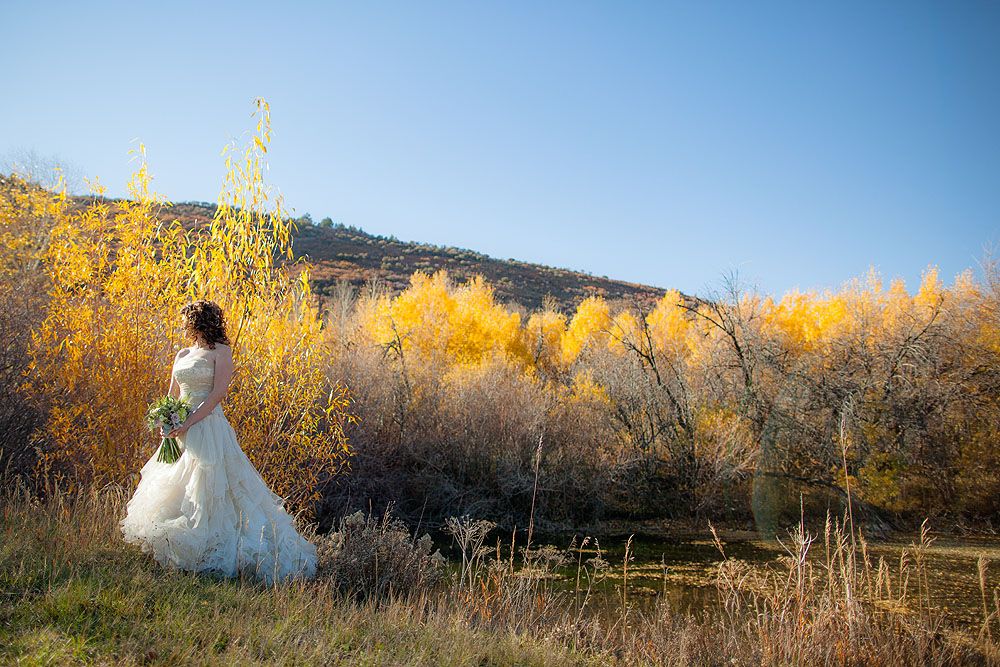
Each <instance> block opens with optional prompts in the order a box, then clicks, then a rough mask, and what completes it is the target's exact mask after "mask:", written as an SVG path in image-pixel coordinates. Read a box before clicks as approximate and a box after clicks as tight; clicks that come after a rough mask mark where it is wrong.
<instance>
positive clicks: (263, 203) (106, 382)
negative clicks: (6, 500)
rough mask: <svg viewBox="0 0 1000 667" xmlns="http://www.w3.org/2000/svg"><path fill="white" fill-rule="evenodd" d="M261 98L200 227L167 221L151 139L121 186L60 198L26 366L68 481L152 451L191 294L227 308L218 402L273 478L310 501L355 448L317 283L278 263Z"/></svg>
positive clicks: (119, 475) (276, 202)
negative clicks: (83, 203)
mask: <svg viewBox="0 0 1000 667" xmlns="http://www.w3.org/2000/svg"><path fill="white" fill-rule="evenodd" d="M257 107H258V108H257V119H258V122H257V127H256V131H255V132H254V133H253V134H252V135H251V140H250V141H249V142H248V144H247V146H246V147H245V148H244V149H243V150H242V151H239V150H237V149H236V147H230V148H229V149H227V151H226V166H227V169H228V173H227V176H226V179H225V183H224V186H223V189H222V193H221V195H220V205H219V207H218V209H217V212H216V215H215V218H214V219H213V220H212V223H211V224H210V225H209V226H208V228H207V229H203V230H195V231H192V232H186V231H185V230H184V228H183V227H182V226H181V225H180V224H179V223H176V222H174V223H168V224H161V223H160V222H159V219H160V217H159V216H158V213H159V212H160V210H161V209H164V208H166V207H168V206H169V205H168V204H167V203H166V202H165V201H164V200H163V199H162V197H160V196H158V195H157V194H156V193H154V192H153V191H152V190H151V188H150V184H151V177H150V175H149V171H148V168H147V164H146V159H145V150H144V148H143V147H142V146H140V147H139V149H138V151H137V158H138V160H139V167H138V170H137V171H136V173H135V175H134V176H133V178H132V180H131V182H130V183H129V186H128V189H129V198H128V199H127V200H123V201H117V202H113V203H112V202H108V201H105V200H103V199H95V200H94V201H93V202H92V203H91V204H90V205H89V206H87V207H86V208H84V209H83V210H82V211H79V212H70V211H68V210H66V209H65V207H63V208H59V209H58V210H57V215H56V218H55V223H54V226H53V228H52V238H51V243H50V245H49V248H48V251H47V253H46V255H45V257H44V260H45V268H46V270H47V272H48V273H49V277H50V280H51V284H52V288H51V295H50V301H49V304H48V309H47V312H46V317H45V319H44V321H43V322H42V325H41V327H40V328H39V330H38V331H37V333H36V335H35V339H34V346H33V363H32V368H31V371H32V372H31V376H32V389H33V390H34V391H35V392H36V394H37V395H38V396H39V397H42V398H43V399H44V400H46V401H47V402H48V403H49V406H50V407H49V410H50V412H49V420H48V423H47V424H46V427H45V432H44V434H42V442H43V453H42V459H41V461H42V464H43V465H44V466H45V469H46V470H48V471H50V472H52V473H55V474H57V475H61V476H63V477H64V478H65V479H66V480H67V481H68V482H69V483H70V484H79V483H83V482H85V481H89V480H90V479H93V480H95V481H97V482H99V483H100V482H124V481H127V480H129V479H130V478H131V477H134V476H135V474H136V472H137V471H138V469H139V467H140V466H141V464H142V462H143V461H144V460H145V459H146V458H147V457H148V456H149V454H150V453H151V452H152V451H153V449H154V447H155V444H156V443H155V442H153V441H152V440H151V438H150V436H149V435H148V434H147V433H145V432H144V428H143V424H142V416H143V413H144V411H145V407H146V405H147V404H148V402H149V401H150V400H151V399H153V398H155V397H156V396H157V395H162V394H163V393H165V392H166V389H167V386H168V378H169V372H170V362H171V359H172V358H173V356H174V355H173V352H174V350H175V349H176V348H178V347H180V346H181V345H182V344H185V342H184V341H182V339H181V331H180V327H179V324H180V322H179V315H178V312H179V309H180V307H181V306H182V305H184V304H185V303H187V302H190V301H192V300H194V299H198V298H207V299H212V300H215V301H217V302H218V303H219V304H220V305H221V306H222V308H223V309H224V311H225V312H226V313H227V315H228V318H227V319H228V322H229V328H230V338H231V340H232V342H233V352H234V359H235V364H236V374H235V376H234V380H233V384H232V387H231V390H230V393H229V396H228V397H227V399H226V402H225V408H226V411H227V413H228V414H229V415H230V417H231V419H232V420H233V422H234V424H235V425H236V429H237V433H238V436H239V438H240V444H241V446H242V447H243V449H244V451H246V453H247V455H248V456H249V457H250V459H251V460H252V461H253V463H254V464H255V465H256V466H257V467H258V469H259V470H260V471H261V473H262V474H263V475H264V477H265V479H266V480H267V481H268V483H269V484H270V485H271V487H272V488H273V489H274V490H275V491H276V492H277V493H279V494H281V495H283V496H285V497H287V498H289V499H290V501H291V502H292V504H293V505H296V506H298V507H308V506H309V504H310V503H311V502H312V501H314V500H316V499H317V498H318V492H319V486H320V484H321V483H322V482H323V481H324V480H325V479H326V478H327V477H329V476H330V475H332V474H333V473H335V472H336V471H337V470H339V469H340V467H341V465H342V464H343V462H344V461H345V459H346V456H347V454H348V453H349V452H348V446H347V441H346V438H345V435H344V431H343V428H344V425H345V423H346V422H348V421H350V420H351V419H352V418H351V416H350V415H349V414H348V412H347V394H346V390H345V389H344V388H343V387H342V386H339V385H338V384H336V383H331V382H330V381H329V380H328V379H327V376H326V369H327V367H328V348H327V346H325V345H323V344H322V342H323V337H324V332H323V330H322V327H321V325H320V318H319V316H318V313H317V312H316V309H315V307H314V306H313V305H311V303H310V298H309V296H310V295H309V289H308V282H307V280H305V279H302V280H298V281H295V280H291V279H290V278H289V276H288V274H287V272H286V271H285V269H284V268H281V267H279V266H277V264H276V259H277V258H279V257H281V256H289V257H290V254H291V249H290V245H291V222H290V221H289V220H288V218H287V217H286V216H285V215H284V214H283V211H282V208H281V200H280V197H276V196H275V195H274V194H273V193H272V191H271V190H270V189H269V188H268V187H267V186H266V185H265V183H264V180H263V171H264V162H263V157H264V154H265V152H266V150H267V146H268V143H269V141H270V119H269V110H268V107H267V104H266V103H265V102H264V101H263V100H259V101H258V102H257ZM237 156H238V157H237ZM167 210H169V209H167ZM4 222H5V223H8V224H5V225H4V229H5V230H7V229H10V226H9V221H8V219H7V218H5V220H4ZM303 275H307V273H305V272H303Z"/></svg>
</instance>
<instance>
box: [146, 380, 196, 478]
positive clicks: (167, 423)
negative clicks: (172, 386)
mask: <svg viewBox="0 0 1000 667" xmlns="http://www.w3.org/2000/svg"><path fill="white" fill-rule="evenodd" d="M190 414H191V403H189V402H188V400H187V399H186V398H174V397H173V396H164V397H163V398H159V399H157V400H155V401H153V402H152V403H150V404H149V408H148V409H147V410H146V427H147V428H148V429H149V430H150V431H159V432H160V434H161V435H162V434H164V433H169V432H170V431H172V430H174V429H175V428H177V427H179V426H180V425H181V424H183V423H184V421H185V420H186V419H187V418H188V416H189V415H190ZM180 457H181V448H180V447H179V446H178V445H177V438H163V442H162V443H160V452H159V454H158V455H157V456H156V460H157V461H159V462H160V463H175V462H176V461H177V459H179V458H180Z"/></svg>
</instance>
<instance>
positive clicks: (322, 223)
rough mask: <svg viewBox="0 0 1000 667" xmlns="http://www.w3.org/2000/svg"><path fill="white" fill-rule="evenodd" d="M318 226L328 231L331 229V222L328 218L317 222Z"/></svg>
mask: <svg viewBox="0 0 1000 667" xmlns="http://www.w3.org/2000/svg"><path fill="white" fill-rule="evenodd" d="M319 226H320V227H323V228H324V229H330V228H331V227H333V220H331V219H330V218H323V219H322V220H320V221H319Z"/></svg>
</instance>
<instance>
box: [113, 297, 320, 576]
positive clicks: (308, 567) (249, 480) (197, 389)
mask: <svg viewBox="0 0 1000 667" xmlns="http://www.w3.org/2000/svg"><path fill="white" fill-rule="evenodd" d="M181 314H182V318H183V324H184V331H185V333H186V334H187V336H188V337H189V338H190V339H191V341H192V343H193V345H192V346H191V347H189V348H185V349H183V350H181V351H180V352H178V353H177V357H176V358H175V359H174V365H173V371H172V372H171V380H170V394H171V395H173V396H177V395H180V396H182V397H187V398H188V399H190V402H191V405H192V407H193V408H194V411H193V412H192V413H191V415H190V416H189V417H188V419H187V421H185V422H184V424H183V425H181V426H180V428H178V429H176V430H174V431H172V432H171V433H169V434H167V435H168V436H169V437H176V438H177V440H178V442H179V443H180V446H181V450H182V452H183V454H182V455H181V457H180V459H178V460H177V461H176V462H175V463H171V464H168V463H160V462H158V461H157V460H156V453H155V452H154V454H153V456H152V457H150V459H149V461H147V462H146V465H144V466H143V468H142V479H141V481H140V482H139V485H138V487H137V488H136V490H135V495H133V496H132V499H131V500H130V501H129V503H128V511H127V513H126V516H125V518H124V519H123V520H122V521H121V529H122V533H123V534H124V536H125V540H126V541H127V542H130V543H133V544H138V545H140V546H141V547H142V550H143V551H144V552H146V553H149V554H152V556H153V557H154V558H155V559H156V560H157V562H159V563H160V564H161V565H163V566H165V567H170V568H178V569H182V570H189V571H194V572H214V573H219V574H222V575H225V576H234V575H236V574H237V572H241V571H242V572H247V573H250V574H252V575H254V576H256V577H259V578H261V579H263V580H264V581H266V582H269V583H270V582H274V581H278V580H284V579H289V578H295V577H311V576H313V574H314V573H315V571H316V547H315V546H314V545H313V544H311V543H310V542H309V541H308V540H306V539H305V538H303V537H302V536H301V535H299V534H298V533H297V532H296V530H295V526H294V524H293V521H292V518H291V517H290V516H289V515H288V513H286V512H285V510H284V508H283V504H282V500H281V498H279V497H278V496H277V495H275V494H274V493H272V492H271V490H270V489H269V488H268V487H267V484H266V483H265V482H264V480H263V479H261V476H260V474H259V473H258V472H257V470H256V469H255V468H254V467H253V464H252V463H250V459H248V458H247V456H246V454H244V453H243V450H242V449H240V446H239V443H237V441H236V433H235V432H234V431H233V428H232V427H231V426H230V425H229V422H228V421H227V420H226V417H225V415H223V413H222V400H223V398H225V396H226V392H227V391H228V390H229V383H230V381H231V380H232V376H233V352H232V348H230V347H229V339H228V338H227V337H226V329H225V320H224V318H223V315H222V309H221V308H219V306H218V305H217V304H215V303H213V302H211V301H196V302H195V303H192V304H189V305H187V306H185V307H184V308H183V309H182V311H181Z"/></svg>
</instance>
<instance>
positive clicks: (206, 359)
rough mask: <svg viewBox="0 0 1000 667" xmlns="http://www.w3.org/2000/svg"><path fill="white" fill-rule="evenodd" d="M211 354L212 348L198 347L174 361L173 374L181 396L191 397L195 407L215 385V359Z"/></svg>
mask: <svg viewBox="0 0 1000 667" xmlns="http://www.w3.org/2000/svg"><path fill="white" fill-rule="evenodd" d="M211 354H212V351H211V350H203V349H201V348H197V347H196V348H192V349H191V350H190V351H189V352H188V353H187V354H186V355H184V356H183V357H181V358H180V359H177V360H176V361H175V362H174V369H173V375H174V379H175V380H176V381H177V385H178V386H179V387H180V388H181V396H182V397H186V398H190V399H191V403H192V404H193V407H198V403H199V402H200V401H203V400H205V397H206V396H208V395H209V393H211V391H212V387H213V386H215V359H213V358H212V357H211V356H210V355H211Z"/></svg>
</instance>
